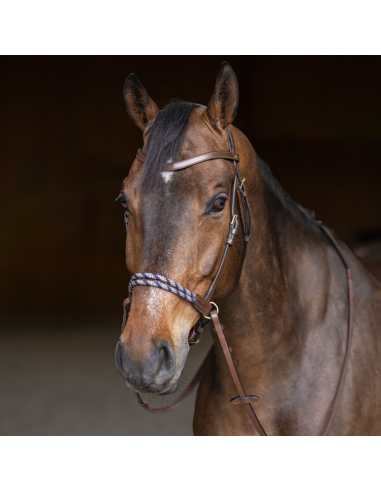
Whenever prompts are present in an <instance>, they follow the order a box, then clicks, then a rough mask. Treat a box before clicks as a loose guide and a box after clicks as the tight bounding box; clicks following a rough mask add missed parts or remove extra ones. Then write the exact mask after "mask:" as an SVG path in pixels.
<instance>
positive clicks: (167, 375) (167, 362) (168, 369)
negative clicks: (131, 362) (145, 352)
mask: <svg viewBox="0 0 381 492" xmlns="http://www.w3.org/2000/svg"><path fill="white" fill-rule="evenodd" d="M156 353H157V364H156V383H157V384H164V383H166V382H168V381H169V380H170V379H171V378H172V377H173V376H174V374H175V368H176V365H175V354H174V352H173V349H172V347H171V345H170V343H169V342H167V341H166V340H164V341H162V342H160V343H159V344H158V345H157V347H156Z"/></svg>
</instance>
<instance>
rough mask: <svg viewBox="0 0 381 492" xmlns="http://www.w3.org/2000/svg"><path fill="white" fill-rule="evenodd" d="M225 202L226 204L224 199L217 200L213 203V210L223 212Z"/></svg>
mask: <svg viewBox="0 0 381 492" xmlns="http://www.w3.org/2000/svg"><path fill="white" fill-rule="evenodd" d="M225 202H226V198H223V197H219V198H217V200H216V201H215V202H214V203H213V210H218V211H220V210H223V209H224V207H225Z"/></svg>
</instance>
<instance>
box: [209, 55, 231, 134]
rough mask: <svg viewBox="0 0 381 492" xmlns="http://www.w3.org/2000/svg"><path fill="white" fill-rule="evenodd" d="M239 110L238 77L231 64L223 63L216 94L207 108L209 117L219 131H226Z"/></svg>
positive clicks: (217, 81) (215, 88) (215, 89)
mask: <svg viewBox="0 0 381 492" xmlns="http://www.w3.org/2000/svg"><path fill="white" fill-rule="evenodd" d="M237 109H238V81H237V77H236V74H235V73H234V71H233V69H232V68H231V66H230V65H229V63H227V62H223V63H222V65H221V70H220V73H219V74H218V77H217V80H216V85H215V87H214V94H213V96H212V97H211V99H210V101H209V104H208V107H207V112H208V116H209V118H210V119H211V121H212V122H213V123H214V125H215V126H216V127H217V128H218V129H220V130H225V128H227V127H228V126H229V125H230V124H231V123H232V122H233V120H234V117H235V115H236V113H237Z"/></svg>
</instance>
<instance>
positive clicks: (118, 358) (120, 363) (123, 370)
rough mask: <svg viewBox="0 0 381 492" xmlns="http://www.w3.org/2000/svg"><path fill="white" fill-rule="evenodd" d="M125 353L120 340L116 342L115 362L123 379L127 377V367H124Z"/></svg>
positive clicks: (125, 362) (125, 361) (125, 363)
mask: <svg viewBox="0 0 381 492" xmlns="http://www.w3.org/2000/svg"><path fill="white" fill-rule="evenodd" d="M126 356H127V354H126V352H125V350H124V348H123V344H122V343H120V340H119V341H118V343H117V344H116V349H115V363H116V367H117V369H118V371H119V372H120V374H121V375H122V376H123V378H124V379H126V378H127V374H128V368H127V367H125V366H126V365H127V357H126Z"/></svg>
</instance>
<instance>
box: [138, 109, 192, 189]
mask: <svg viewBox="0 0 381 492" xmlns="http://www.w3.org/2000/svg"><path fill="white" fill-rule="evenodd" d="M196 107H198V104H195V103H190V102H184V101H181V100H175V101H172V102H170V103H169V104H168V105H167V106H165V107H164V108H163V109H162V110H161V111H160V113H159V114H158V115H157V117H156V118H155V121H154V122H153V124H152V127H151V128H150V132H149V136H148V140H147V151H146V160H145V163H144V167H143V174H142V186H144V188H146V189H152V188H154V187H156V186H157V185H158V183H159V178H160V175H161V172H162V169H163V164H165V163H166V162H168V161H169V160H170V159H172V161H176V160H177V159H178V153H179V151H180V148H181V145H182V143H183V141H184V137H185V133H186V129H187V126H188V121H189V117H190V115H191V113H192V111H193V109H194V108H196Z"/></svg>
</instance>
